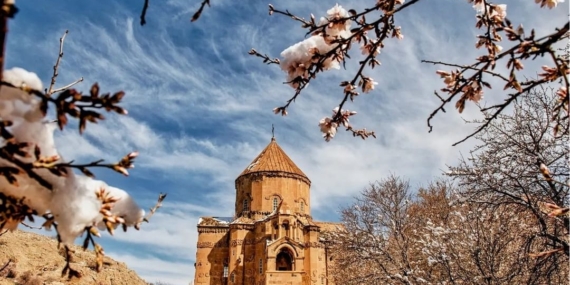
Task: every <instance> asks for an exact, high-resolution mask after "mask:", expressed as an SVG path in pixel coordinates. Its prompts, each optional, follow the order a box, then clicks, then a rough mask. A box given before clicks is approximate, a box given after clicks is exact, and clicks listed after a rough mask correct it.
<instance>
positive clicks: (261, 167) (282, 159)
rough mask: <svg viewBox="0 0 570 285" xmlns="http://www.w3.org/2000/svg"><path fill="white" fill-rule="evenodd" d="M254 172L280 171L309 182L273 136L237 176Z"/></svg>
mask: <svg viewBox="0 0 570 285" xmlns="http://www.w3.org/2000/svg"><path fill="white" fill-rule="evenodd" d="M256 172H281V173H287V174H292V175H293V176H298V177H299V178H301V179H302V180H306V181H307V182H308V183H310V180H309V178H308V177H307V175H305V173H303V171H301V169H300V168H299V167H298V166H297V165H295V163H294V162H293V161H292V160H291V158H289V156H288V155H287V154H286V153H285V152H284V151H283V149H281V147H280V146H279V145H278V144H277V141H275V138H271V142H270V143H269V144H268V145H267V146H266V147H265V149H264V150H263V151H262V152H261V153H260V154H259V155H258V156H257V157H256V158H255V159H254V160H253V161H252V162H251V164H249V165H248V166H247V167H246V168H245V169H244V170H243V171H242V173H241V174H240V175H239V176H238V178H239V177H241V176H244V175H247V174H250V173H256Z"/></svg>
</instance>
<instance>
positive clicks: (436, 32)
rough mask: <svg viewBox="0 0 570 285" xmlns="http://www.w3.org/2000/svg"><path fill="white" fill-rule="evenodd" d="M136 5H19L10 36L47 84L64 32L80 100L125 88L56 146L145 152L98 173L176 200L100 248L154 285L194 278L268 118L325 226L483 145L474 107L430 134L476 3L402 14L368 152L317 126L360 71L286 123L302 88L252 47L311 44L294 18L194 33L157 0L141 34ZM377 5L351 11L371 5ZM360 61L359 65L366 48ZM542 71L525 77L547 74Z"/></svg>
mask: <svg viewBox="0 0 570 285" xmlns="http://www.w3.org/2000/svg"><path fill="white" fill-rule="evenodd" d="M139 2H140V1H130V2H125V3H122V2H121V3H119V2H113V3H111V4H108V5H101V4H99V3H87V4H85V3H80V2H77V3H75V2H72V3H65V4H61V3H55V4H49V5H48V4H45V3H39V4H37V3H34V4H30V3H26V2H24V1H22V3H21V4H20V3H19V5H21V7H20V8H21V11H22V12H21V13H20V14H19V15H18V16H17V17H16V20H14V21H13V22H14V24H13V26H11V31H10V34H9V44H8V53H9V55H10V57H9V58H8V63H7V65H8V67H10V66H22V67H24V68H27V69H29V70H34V71H36V72H37V73H38V74H39V75H40V76H41V78H42V79H43V80H44V83H48V80H49V78H50V76H51V66H52V65H53V62H54V60H55V57H56V53H57V49H58V44H59V43H58V41H57V39H58V38H59V37H60V36H61V34H62V33H63V31H64V30H65V29H69V30H70V34H69V35H68V38H67V40H66V43H65V57H64V60H63V62H62V65H61V68H60V76H59V77H58V84H59V83H61V85H63V84H65V83H68V82H72V81H74V80H75V79H77V78H79V77H81V76H83V77H84V78H85V83H83V84H81V85H79V86H78V87H79V88H80V89H82V90H87V88H88V87H89V84H91V83H93V82H99V84H100V86H101V88H102V90H103V91H110V92H113V91H118V90H125V91H126V94H127V95H126V97H125V99H124V100H125V102H124V106H125V107H126V108H127V109H128V110H129V112H130V113H129V116H127V117H123V116H115V115H107V117H108V118H107V120H105V121H104V122H101V123H100V124H98V125H89V126H88V128H87V131H86V133H85V134H84V135H83V136H79V135H78V134H77V132H76V130H75V129H69V130H65V131H64V132H61V133H58V134H57V144H58V146H59V148H60V150H61V152H62V154H63V155H64V157H65V158H66V159H75V160H79V161H88V160H91V159H97V158H101V157H102V158H105V159H107V160H117V159H119V158H120V157H121V156H123V155H125V154H126V153H128V152H130V151H133V150H138V151H140V153H141V155H140V157H139V158H137V163H136V165H137V167H136V168H135V169H133V170H132V171H131V173H132V175H131V177H129V178H122V177H120V176H119V175H114V174H112V173H109V172H102V171H99V172H97V175H98V177H100V178H102V179H104V180H106V181H108V182H109V183H110V184H112V185H117V186H118V187H122V188H125V189H128V190H129V191H130V192H131V193H133V195H134V196H135V198H137V199H138V200H139V201H140V203H141V204H142V205H145V206H147V205H148V206H150V205H152V203H153V199H155V197H156V194H157V193H158V192H168V193H169V197H168V198H167V200H166V201H165V206H164V208H161V209H160V211H159V212H158V213H157V214H156V215H155V216H154V217H153V219H152V221H151V223H150V224H145V225H144V226H143V229H142V230H141V232H136V231H133V232H127V233H120V232H119V233H117V235H116V237H114V238H108V237H106V238H105V241H104V245H105V246H106V248H107V252H108V253H109V254H110V255H111V256H113V257H114V258H116V259H118V260H121V261H124V262H126V263H127V265H129V266H130V267H132V268H133V269H135V270H136V271H137V272H138V273H139V274H141V275H142V276H143V277H144V278H147V279H148V280H149V281H156V280H161V281H166V282H170V283H172V284H187V283H188V282H189V281H190V280H191V279H192V278H193V272H194V271H193V270H194V267H193V263H194V258H195V244H196V239H197V232H196V228H195V226H196V223H197V220H198V217H200V216H202V215H218V216H228V215H231V214H232V209H233V207H234V201H233V199H234V196H235V189H234V179H235V178H236V176H237V175H238V174H239V173H240V172H241V171H242V170H243V168H244V167H245V166H246V165H247V164H248V163H249V162H250V161H251V160H252V159H253V158H254V157H255V156H256V155H257V154H258V153H259V152H260V151H261V150H262V149H263V148H264V147H265V145H266V144H267V143H268V142H269V138H270V137H271V133H270V130H271V124H272V123H274V124H275V126H276V135H277V140H278V142H279V144H280V145H281V146H282V148H283V149H284V150H285V151H286V152H287V153H288V154H289V155H290V156H291V158H292V159H293V160H294V161H295V163H297V165H298V166H299V167H300V168H301V169H303V171H304V172H305V173H306V174H307V175H308V176H309V178H310V179H311V180H312V196H311V204H312V205H311V206H312V210H313V215H314V216H315V217H316V218H318V219H323V220H337V219H338V213H337V212H336V211H335V210H336V209H337V207H338V206H339V203H340V201H341V200H342V201H343V203H346V202H345V201H346V200H347V199H346V197H351V196H354V195H356V194H357V193H358V192H359V191H360V190H361V189H363V188H364V187H366V186H367V184H368V183H369V182H370V181H374V180H377V179H380V178H382V177H384V176H386V175H388V174H390V173H395V174H398V175H403V176H406V177H408V178H410V179H411V180H412V182H413V183H415V184H419V183H425V182H427V181H428V180H430V179H432V178H433V177H434V176H438V175H439V174H440V173H441V170H442V169H444V168H445V165H446V164H452V163H454V162H455V161H456V158H457V156H458V153H459V152H460V151H466V150H468V149H469V148H470V147H471V146H472V145H473V144H474V141H468V142H466V143H464V144H461V145H460V146H458V147H451V144H452V143H454V142H456V141H457V140H459V139H462V138H463V137H464V136H466V135H468V134H469V133H470V131H472V130H473V129H471V128H468V127H466V126H465V125H464V123H463V119H470V118H476V117H478V116H479V114H478V112H477V110H476V108H475V106H468V107H467V108H466V111H465V112H464V114H461V115H459V114H458V113H457V112H456V111H455V110H452V106H450V107H449V108H448V109H449V110H447V111H448V112H447V113H445V114H439V115H438V116H436V117H435V119H434V120H433V125H434V130H433V132H432V133H428V132H427V130H428V128H427V124H426V119H427V117H428V116H429V114H430V112H431V111H432V110H433V109H434V108H436V107H437V106H438V104H439V100H438V99H437V98H435V97H434V96H433V95H432V94H433V91H434V90H437V89H439V88H441V87H442V83H441V80H440V79H439V78H438V76H436V75H435V73H434V72H435V70H436V69H438V67H434V66H433V65H429V64H422V63H420V61H421V60H422V59H432V60H443V61H450V62H459V63H463V64H465V63H470V62H472V61H474V59H475V58H476V57H477V56H478V55H479V54H480V52H478V51H476V50H474V44H475V38H474V35H475V34H477V33H478V31H476V30H474V28H473V26H474V23H475V16H474V11H473V9H472V8H471V7H470V5H469V4H468V3H467V2H466V1H450V0H440V1H420V2H419V4H417V5H414V7H412V8H411V9H409V11H405V12H403V13H402V15H401V16H400V17H399V18H398V19H397V21H398V23H397V24H398V25H401V26H402V31H403V33H404V35H405V38H404V40H402V41H398V40H395V39H394V40H389V41H388V42H387V45H386V47H385V49H384V50H383V51H382V55H381V57H380V60H381V61H382V66H381V67H379V68H377V69H375V70H372V71H370V70H368V71H366V73H367V74H368V75H370V76H372V77H374V78H375V79H376V81H378V82H379V85H378V87H377V89H378V90H375V91H374V92H372V93H371V94H362V95H360V96H359V98H357V100H356V101H355V102H354V103H348V104H347V105H346V107H347V108H348V109H351V110H352V109H354V110H356V111H358V112H359V113H358V115H356V116H355V117H354V120H353V123H354V125H355V126H357V127H366V128H368V129H372V130H375V131H376V134H377V136H378V139H376V140H374V139H371V140H366V141H362V140H360V139H355V138H352V137H350V136H348V135H347V134H345V133H343V132H341V133H340V134H339V135H338V137H336V138H335V139H334V140H333V141H332V142H330V143H325V142H324V140H322V138H321V137H320V134H319V133H318V127H317V123H318V121H319V120H320V119H321V118H322V117H324V116H329V115H330V112H331V110H332V108H334V107H335V106H336V105H337V104H338V102H339V101H340V99H341V96H342V92H341V88H340V87H338V84H339V82H340V81H342V80H346V79H347V78H348V77H350V76H351V72H352V74H353V73H354V71H355V70H356V68H357V65H356V64H355V62H352V63H349V64H348V65H347V71H330V72H327V73H326V74H323V75H320V76H319V78H318V79H317V80H316V81H315V82H314V83H312V84H311V86H310V87H309V88H308V89H307V90H306V91H305V92H304V94H303V95H302V96H300V97H299V98H298V100H297V102H296V103H294V104H293V105H292V108H291V109H290V115H289V116H287V117H280V116H275V115H273V113H272V112H271V109H272V108H273V107H276V106H279V105H282V104H284V102H285V101H286V100H287V99H289V98H290V96H292V95H293V90H292V89H291V88H290V87H288V86H286V85H284V84H281V83H282V82H283V81H284V80H285V74H284V73H283V72H282V71H281V70H280V69H279V68H278V67H277V66H266V65H263V64H262V63H261V62H260V60H259V59H257V58H253V57H250V56H248V55H247V51H248V50H249V49H251V48H256V49H257V50H258V51H260V52H263V53H268V54H269V55H270V56H272V57H277V56H279V53H280V52H281V51H282V50H283V49H285V48H287V47H288V46H290V45H292V44H294V43H295V42H297V41H300V40H302V39H303V35H304V32H305V31H304V30H303V29H302V28H301V27H300V25H299V23H297V22H294V21H291V20H290V19H287V18H285V17H279V16H275V15H274V16H271V17H269V16H267V4H268V3H265V2H256V3H255V4H251V3H250V2H247V1H243V2H242V1H212V8H208V9H207V10H206V11H205V12H204V14H203V15H202V17H201V19H200V20H199V21H198V22H195V23H192V24H190V23H189V18H190V17H191V15H192V13H193V12H194V10H195V8H196V7H197V5H198V3H193V4H188V3H187V1H181V0H176V1H175V0H170V1H165V2H163V3H161V4H158V2H157V3H154V2H153V3H152V4H153V5H152V6H151V9H149V14H148V24H147V25H146V26H144V27H140V26H139V25H138V20H137V17H138V9H139V8H140V7H139V6H140V4H141V3H139ZM505 2H507V4H508V5H509V6H508V7H509V8H508V12H509V18H511V19H513V20H514V21H521V20H523V24H524V25H525V27H535V28H536V31H537V33H538V34H543V33H546V32H548V31H549V30H551V29H552V27H553V26H555V25H560V24H562V23H563V22H564V21H565V19H567V18H566V15H565V13H566V12H567V10H568V9H564V7H561V8H562V9H557V10H555V11H548V10H539V9H537V6H536V5H535V4H534V3H533V1H523V2H520V1H505ZM335 3H336V1H328V0H327V1H319V2H311V1H288V2H287V3H280V4H279V6H281V7H284V8H288V9H289V10H290V11H292V12H294V13H299V14H301V16H304V17H307V18H308V17H309V15H310V13H314V14H315V15H316V16H321V15H323V14H324V13H325V12H326V10H327V9H328V8H330V7H332V6H333V5H334V4H335ZM370 3H372V2H371V1H368V0H367V1H364V0H363V1H352V2H350V3H340V4H341V5H343V4H344V5H345V6H347V7H349V8H359V9H361V8H364V7H366V6H369V5H370ZM564 4H566V5H567V3H564ZM101 6H104V7H101ZM95 7H97V8H98V9H99V8H100V9H103V10H101V11H99V10H97V9H95ZM91 8H93V9H91ZM545 18H549V19H557V18H560V20H559V21H556V20H553V21H543V19H545ZM78 19H81V20H78ZM38 27H42V28H43V29H38ZM31 55H33V56H31ZM351 56H352V57H354V58H357V57H358V51H357V50H355V51H354V52H352V53H351ZM539 64H540V63H535V64H534V66H532V65H531V66H528V67H529V69H530V70H536V67H538V66H539ZM533 67H534V69H532V68H533ZM498 68H503V67H498ZM529 75H531V76H532V75H533V74H529ZM495 89H500V88H495ZM495 92H496V93H495ZM500 94H501V93H500V91H493V92H488V93H487V94H485V97H486V98H485V99H486V104H491V103H493V102H498V101H500V100H502V99H503V98H502V97H501V95H500ZM72 127H73V126H72ZM220 209H222V210H220ZM128 245H130V246H128Z"/></svg>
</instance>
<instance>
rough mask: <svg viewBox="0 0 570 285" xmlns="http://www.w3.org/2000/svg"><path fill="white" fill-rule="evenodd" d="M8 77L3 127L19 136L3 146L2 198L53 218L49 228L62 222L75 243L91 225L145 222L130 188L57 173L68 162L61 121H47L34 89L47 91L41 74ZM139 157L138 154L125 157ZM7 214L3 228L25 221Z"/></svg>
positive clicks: (63, 236)
mask: <svg viewBox="0 0 570 285" xmlns="http://www.w3.org/2000/svg"><path fill="white" fill-rule="evenodd" d="M3 81H4V82H5V83H7V84H10V85H11V86H10V85H4V86H2V89H0V119H1V120H2V124H3V126H4V127H5V129H3V130H6V131H8V132H10V133H11V134H12V136H13V137H11V138H7V137H6V136H3V137H4V146H3V147H1V148H0V153H1V154H0V170H1V171H2V174H3V175H2V177H1V178H0V194H2V195H0V197H7V199H10V200H11V201H14V200H15V201H18V203H20V204H22V205H25V206H26V207H27V208H29V209H31V213H32V214H35V215H39V216H44V217H48V216H49V217H52V219H51V220H50V222H49V223H48V222H46V224H44V226H45V227H46V228H49V226H50V225H52V224H53V225H57V232H58V236H59V238H60V240H61V241H62V242H63V243H65V244H72V243H73V242H74V240H75V239H76V238H77V237H78V236H79V235H81V234H82V233H83V232H84V231H85V229H86V228H92V227H99V228H100V229H108V230H109V231H112V230H113V229H114V228H116V227H117V226H118V225H119V224H122V225H123V227H125V228H126V227H128V226H135V227H136V226H137V225H138V224H140V223H141V222H142V220H143V216H144V214H145V211H144V210H142V209H141V208H140V207H139V206H138V205H137V203H136V202H135V201H134V200H133V199H132V198H131V196H129V194H128V193H127V192H126V191H124V190H122V189H119V188H116V187H112V186H110V185H108V184H107V183H105V182H103V181H100V180H95V179H93V178H91V177H88V176H85V175H80V174H76V173H74V172H73V170H72V169H71V168H70V167H62V168H58V169H57V171H56V170H55V169H54V168H50V167H49V166H54V165H57V164H58V163H63V159H62V157H61V155H60V153H59V151H58V150H57V147H56V144H55V141H54V132H55V130H56V128H57V122H56V121H46V120H45V119H44V118H45V110H44V107H42V101H41V100H39V99H38V98H36V97H35V96H33V95H30V94H29V92H28V91H30V90H36V91H39V90H42V88H43V87H42V82H41V81H40V79H39V78H38V76H37V75H36V74H35V73H32V72H28V71H26V70H24V69H22V68H12V69H10V70H5V71H4V73H3ZM10 151H11V152H12V153H15V154H16V155H14V157H12V158H14V159H10V158H11V157H10V156H9V155H8V154H7V153H8V152H10ZM137 155H138V153H136V152H133V153H131V154H129V155H127V156H126V157H125V158H124V160H128V161H130V160H133V159H134V158H135V157H136V156H137ZM22 166H25V168H26V169H25V170H27V171H23V170H22ZM46 166H47V167H46ZM125 166H127V167H132V164H130V163H127V164H125ZM121 167H123V166H121ZM0 203H2V201H0ZM2 214H3V215H2V216H0V229H2V228H3V229H8V230H14V229H16V228H17V227H18V225H19V223H20V222H22V218H21V217H19V216H18V217H16V218H14V216H6V215H5V214H6V213H2Z"/></svg>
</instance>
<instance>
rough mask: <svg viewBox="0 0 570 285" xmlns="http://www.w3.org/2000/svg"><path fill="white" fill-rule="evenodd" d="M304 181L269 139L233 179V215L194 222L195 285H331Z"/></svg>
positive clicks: (328, 226)
mask: <svg viewBox="0 0 570 285" xmlns="http://www.w3.org/2000/svg"><path fill="white" fill-rule="evenodd" d="M310 186H311V181H310V180H309V178H308V177H307V176H306V175H305V174H304V173H303V172H302V171H301V169H299V167H297V166H296V165H295V163H294V162H293V161H292V160H291V159H290V158H289V156H287V154H286V153H285V152H284V151H283V150H282V149H281V147H280V146H279V145H278V144H277V141H276V140H275V138H272V139H271V142H270V143H269V144H268V145H267V147H266V148H265V149H264V150H263V151H262V152H261V153H260V154H259V155H258V156H257V157H256V158H255V159H254V160H253V162H252V163H251V164H250V165H249V166H247V167H246V169H245V170H244V171H243V172H242V173H241V174H240V175H239V176H238V178H237V179H236V181H235V187H236V201H235V213H236V214H235V216H234V217H231V218H222V217H202V218H200V221H199V222H198V242H197V250H196V263H195V268H196V274H195V277H194V284H195V285H206V284H208V285H214V284H215V285H218V284H220V285H222V284H223V285H226V284H228V285H238V284H239V285H265V284H272V285H279V284H283V285H285V284H286V285H298V284H299V285H300V284H303V285H309V284H311V285H313V284H323V285H324V284H326V285H333V283H332V281H331V280H330V278H329V271H328V268H329V265H330V263H331V262H332V258H331V256H330V252H329V251H328V248H327V246H326V242H325V241H324V240H323V239H322V237H321V231H323V230H327V231H334V230H335V229H337V228H338V227H339V226H340V225H339V224H336V223H327V222H318V221H314V220H313V219H312V217H311V200H310Z"/></svg>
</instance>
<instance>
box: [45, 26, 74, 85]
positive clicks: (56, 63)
mask: <svg viewBox="0 0 570 285" xmlns="http://www.w3.org/2000/svg"><path fill="white" fill-rule="evenodd" d="M68 33H69V30H65V33H63V36H61V38H59V54H58V55H57V60H56V61H55V65H54V66H53V75H52V77H51V83H50V85H49V89H47V90H46V93H47V94H48V95H51V94H53V93H54V92H53V87H54V86H55V80H56V79H57V76H58V75H59V73H58V72H57V69H58V68H59V63H60V62H61V58H62V57H63V42H64V41H65V37H66V36H67V34H68Z"/></svg>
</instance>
